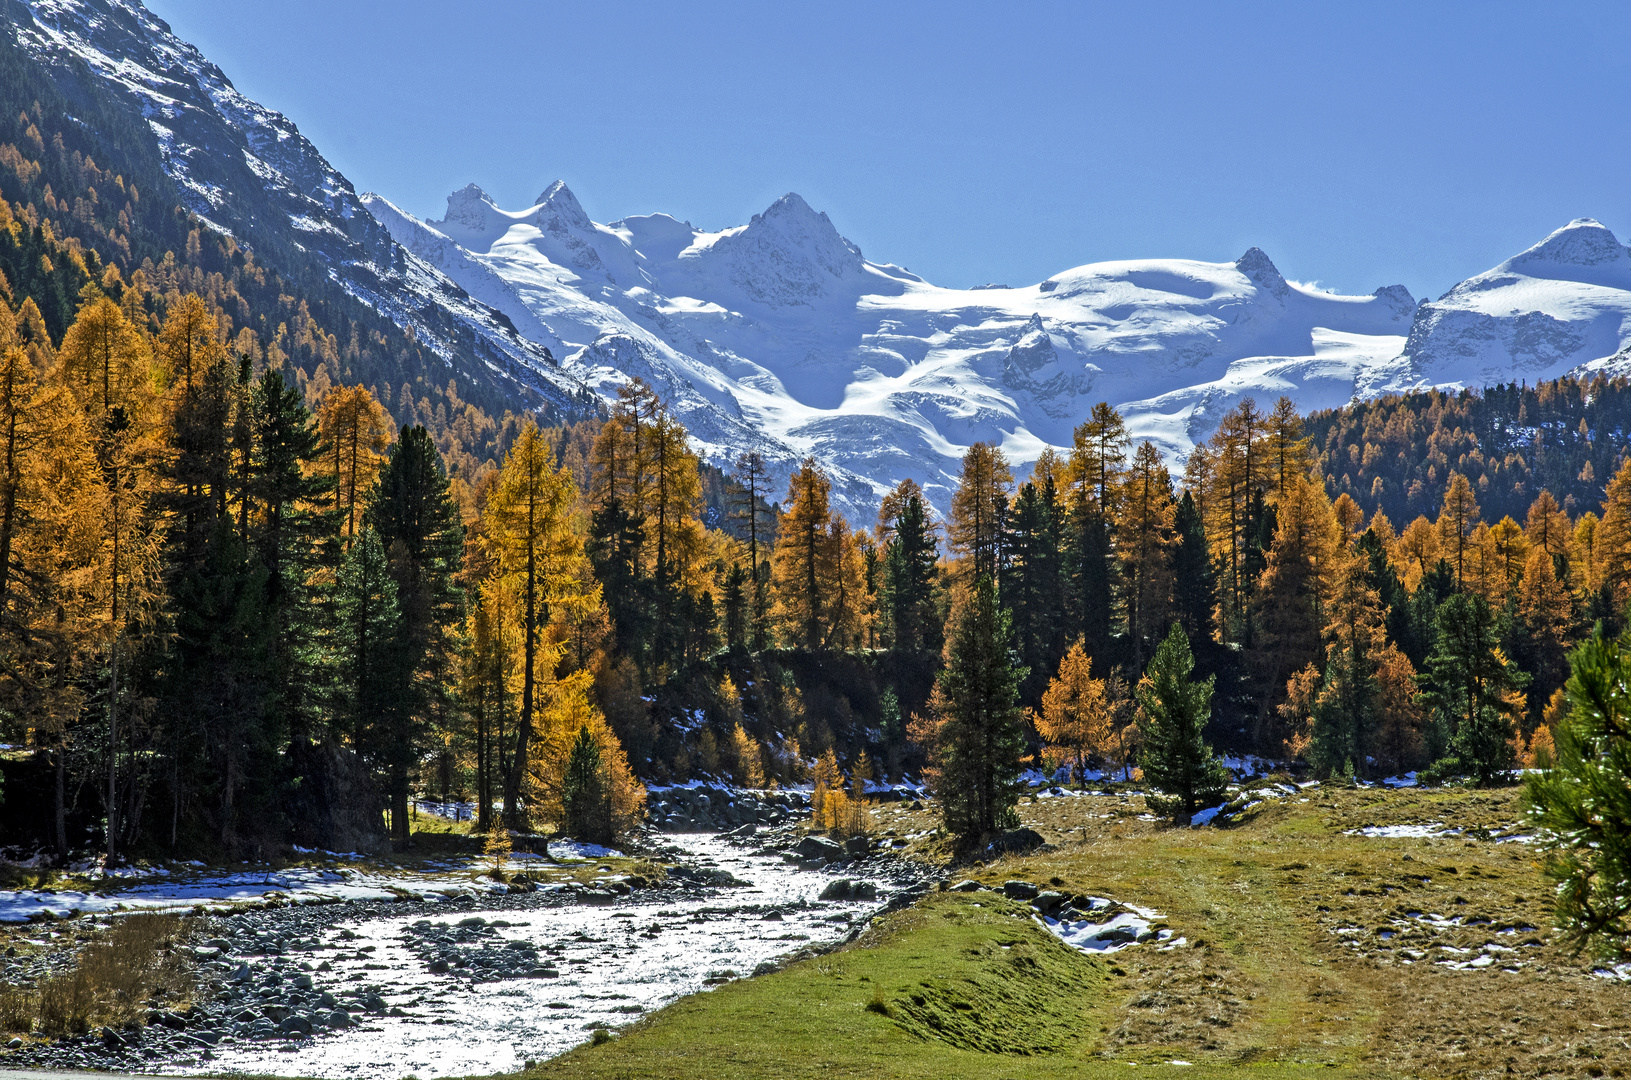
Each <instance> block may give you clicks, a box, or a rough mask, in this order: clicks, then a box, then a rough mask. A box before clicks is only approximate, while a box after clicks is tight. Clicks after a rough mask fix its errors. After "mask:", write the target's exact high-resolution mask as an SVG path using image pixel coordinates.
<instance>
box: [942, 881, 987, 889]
mask: <svg viewBox="0 0 1631 1080" xmlns="http://www.w3.org/2000/svg"><path fill="white" fill-rule="evenodd" d="M983 888H985V886H984V885H981V884H980V883H979V882H978V881H975V880H974V879H973V878H965V879H963V880H962V881H959V882H958V883H957V884H955V885H953V886H951V888H950V889H948V890H947V891H948V892H979V891H980V890H981V889H983Z"/></svg>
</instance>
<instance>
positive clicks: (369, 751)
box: [334, 525, 418, 839]
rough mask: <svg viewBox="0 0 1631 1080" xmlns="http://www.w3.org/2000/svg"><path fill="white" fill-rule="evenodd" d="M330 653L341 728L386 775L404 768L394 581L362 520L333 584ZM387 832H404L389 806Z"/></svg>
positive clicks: (406, 744) (409, 725)
mask: <svg viewBox="0 0 1631 1080" xmlns="http://www.w3.org/2000/svg"><path fill="white" fill-rule="evenodd" d="M334 609H335V616H336V618H335V650H334V651H335V660H336V664H337V667H338V674H339V678H338V680H337V683H338V690H339V696H338V699H337V700H336V701H335V703H334V704H335V713H336V715H337V716H338V717H339V719H340V722H341V728H342V730H343V731H344V732H345V733H346V734H348V735H349V736H350V737H351V740H352V743H353V745H355V746H356V747H357V750H358V753H360V754H361V755H362V758H363V760H364V761H365V762H367V763H368V764H369V765H370V766H371V767H372V768H373V769H375V770H376V771H378V772H380V773H384V774H385V775H387V776H395V775H396V774H397V773H398V772H401V773H402V774H403V775H406V771H407V770H408V769H409V768H411V767H412V765H413V764H414V762H415V760H416V757H417V755H416V754H415V744H416V736H417V734H418V732H417V731H416V730H415V729H414V718H413V716H412V713H411V711H410V709H409V706H408V702H406V701H404V700H403V698H402V686H403V681H404V680H403V678H402V668H403V665H404V659H405V657H404V652H405V648H404V644H405V643H404V640H403V627H402V608H401V606H400V603H399V601H398V596H397V586H396V582H395V581H394V580H393V579H392V577H391V572H390V564H389V562H388V561H387V560H386V557H385V545H384V544H382V543H381V542H380V538H379V534H378V533H377V532H375V531H374V530H373V529H372V528H370V527H368V526H366V525H365V526H363V528H362V531H361V532H360V533H359V534H358V536H357V538H356V541H355V542H354V543H353V544H352V545H351V547H350V549H349V550H348V551H347V552H346V554H345V559H344V561H343V562H342V563H341V564H340V572H339V575H338V576H337V578H336V580H335V583H334ZM392 817H393V820H392V822H391V827H392V833H393V835H394V836H396V837H397V838H399V839H405V838H406V836H407V832H406V829H407V818H406V816H405V815H404V816H402V817H401V819H400V820H396V819H397V815H396V814H394V813H393V815H392Z"/></svg>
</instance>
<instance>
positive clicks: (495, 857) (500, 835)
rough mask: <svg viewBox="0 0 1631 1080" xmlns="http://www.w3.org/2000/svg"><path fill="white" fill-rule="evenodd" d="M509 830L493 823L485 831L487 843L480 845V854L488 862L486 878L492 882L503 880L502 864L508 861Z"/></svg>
mask: <svg viewBox="0 0 1631 1080" xmlns="http://www.w3.org/2000/svg"><path fill="white" fill-rule="evenodd" d="M510 850H511V846H510V830H508V829H506V828H505V827H504V826H503V825H502V824H500V823H499V822H497V821H495V822H493V825H492V827H491V828H490V829H488V830H487V841H486V843H485V844H483V845H482V854H483V855H485V856H487V858H488V859H489V860H490V863H489V866H488V870H487V876H488V877H490V878H492V879H493V880H494V881H503V880H504V864H505V863H506V862H508V861H509V859H510Z"/></svg>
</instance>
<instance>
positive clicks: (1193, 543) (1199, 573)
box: [1171, 491, 1218, 647]
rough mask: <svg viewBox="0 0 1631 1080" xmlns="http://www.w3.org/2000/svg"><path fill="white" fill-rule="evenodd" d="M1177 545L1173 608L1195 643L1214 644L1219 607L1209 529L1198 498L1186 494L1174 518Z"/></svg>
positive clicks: (1175, 545) (1175, 550)
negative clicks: (1215, 617)
mask: <svg viewBox="0 0 1631 1080" xmlns="http://www.w3.org/2000/svg"><path fill="white" fill-rule="evenodd" d="M1172 528H1173V532H1174V534H1176V536H1177V543H1175V544H1174V545H1173V546H1172V548H1171V557H1172V606H1173V614H1174V615H1175V616H1176V617H1177V620H1178V625H1179V626H1182V627H1183V628H1184V633H1185V634H1186V635H1188V637H1189V640H1190V641H1192V642H1198V643H1201V644H1202V646H1203V647H1204V645H1205V644H1206V643H1209V642H1211V641H1212V635H1213V632H1214V630H1213V613H1214V611H1215V610H1216V609H1217V605H1218V590H1217V580H1216V574H1215V573H1214V571H1213V568H1212V554H1211V552H1210V551H1209V550H1208V548H1207V543H1206V526H1205V525H1204V524H1203V522H1202V521H1201V512H1200V509H1199V508H1198V507H1197V506H1196V505H1195V500H1194V498H1193V497H1192V496H1191V495H1190V493H1189V492H1188V491H1185V492H1184V494H1183V498H1181V499H1179V500H1178V509H1177V512H1176V514H1175V515H1174V517H1173V526H1172Z"/></svg>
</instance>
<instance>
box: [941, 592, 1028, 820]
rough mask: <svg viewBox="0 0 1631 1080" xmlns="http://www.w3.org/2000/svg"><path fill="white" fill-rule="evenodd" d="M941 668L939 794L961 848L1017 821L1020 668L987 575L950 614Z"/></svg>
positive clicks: (1020, 747) (1020, 749)
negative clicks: (944, 664)
mask: <svg viewBox="0 0 1631 1080" xmlns="http://www.w3.org/2000/svg"><path fill="white" fill-rule="evenodd" d="M952 623H953V625H952V627H951V630H950V633H949V635H948V640H947V642H946V667H945V669H944V670H943V671H941V673H940V678H939V681H938V683H937V685H936V697H937V712H938V713H939V714H940V716H941V717H942V721H943V722H942V724H941V727H940V736H939V740H940V741H939V746H938V748H937V749H938V751H939V758H940V763H941V764H940V767H941V775H940V779H939V783H938V785H937V791H936V794H937V796H938V797H939V799H940V806H941V814H942V818H943V821H944V824H945V828H946V831H947V832H949V833H951V834H952V835H953V836H954V837H956V838H957V842H958V845H959V846H960V847H962V848H964V849H967V848H970V847H973V846H977V845H978V844H979V843H981V842H983V841H984V840H986V839H987V838H989V837H990V836H991V835H992V834H994V833H996V832H997V831H999V830H1002V829H1010V828H1013V827H1014V826H1015V824H1017V822H1018V817H1017V815H1016V814H1015V813H1014V806H1015V804H1016V803H1017V802H1018V801H1019V787H1020V785H1019V760H1020V755H1021V754H1022V753H1023V752H1024V749H1025V739H1024V734H1023V732H1022V730H1021V728H1020V709H1019V683H1020V680H1021V679H1023V678H1024V676H1025V670H1024V668H1022V667H1019V666H1018V665H1017V664H1016V663H1015V661H1014V656H1013V653H1012V651H1011V650H1010V648H1009V645H1008V643H1009V641H1010V640H1011V635H1012V629H1011V627H1010V623H1009V617H1008V613H1007V612H1006V611H1004V610H1003V609H1002V608H1001V607H999V606H998V604H997V588H996V583H995V582H993V581H992V579H991V577H990V576H989V575H987V574H981V575H980V576H979V577H977V578H975V579H974V581H973V582H972V584H971V586H970V589H969V591H968V593H967V594H966V595H965V596H964V597H963V600H962V603H961V604H960V606H959V610H958V611H957V612H956V613H955V614H954V616H953V619H952Z"/></svg>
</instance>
